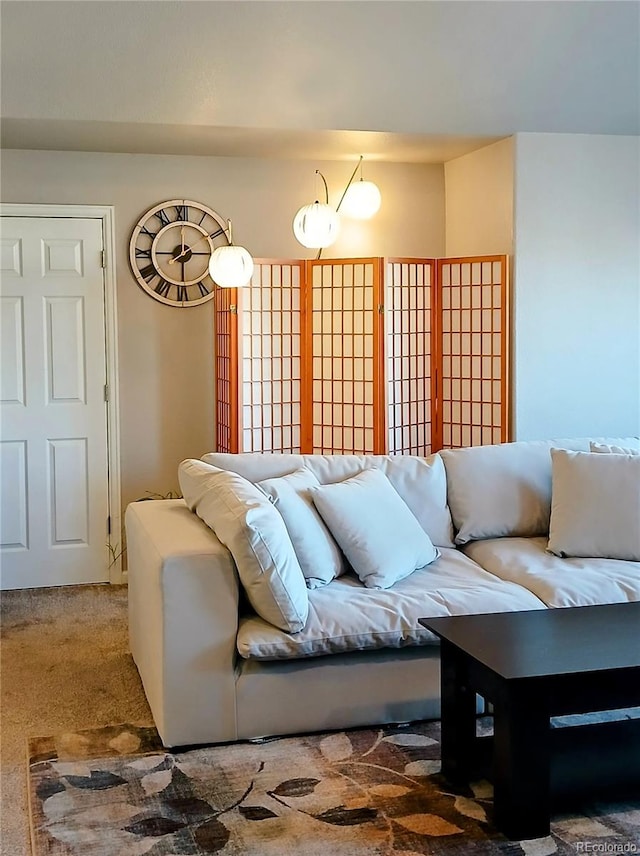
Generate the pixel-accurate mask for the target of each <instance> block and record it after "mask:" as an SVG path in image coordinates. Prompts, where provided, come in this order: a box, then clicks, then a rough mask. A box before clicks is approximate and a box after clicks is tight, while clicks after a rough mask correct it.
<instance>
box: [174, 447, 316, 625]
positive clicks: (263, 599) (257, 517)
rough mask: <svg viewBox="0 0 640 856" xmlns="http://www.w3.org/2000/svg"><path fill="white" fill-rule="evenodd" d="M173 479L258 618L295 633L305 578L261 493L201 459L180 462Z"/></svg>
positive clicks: (304, 605)
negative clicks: (232, 567) (228, 558)
mask: <svg viewBox="0 0 640 856" xmlns="http://www.w3.org/2000/svg"><path fill="white" fill-rule="evenodd" d="M178 479H179V482H180V489H181V490H182V494H183V496H184V500H185V502H186V503H187V506H188V507H189V508H190V509H191V511H195V512H196V514H197V515H198V517H200V518H201V519H202V520H204V522H205V523H206V524H207V526H209V527H210V528H211V529H213V531H214V532H215V533H216V535H217V536H218V538H219V539H220V541H221V542H222V543H223V544H224V545H225V546H226V547H227V548H228V549H229V551H230V552H231V555H232V556H233V559H234V561H235V563H236V566H237V568H238V575H239V577H240V581H241V582H242V585H243V588H244V590H245V592H246V593H247V597H248V598H249V602H250V603H251V605H252V606H253V608H254V609H255V611H256V612H257V613H258V615H260V616H262V618H264V619H265V620H266V621H269V622H271V624H273V625H275V626H276V627H279V628H280V629H281V630H286V631H288V632H290V633H295V632H297V631H299V630H301V629H302V627H304V624H305V621H306V620H307V613H308V610H309V601H308V598H307V587H306V584H305V579H304V576H303V574H302V570H301V568H300V565H299V563H298V559H297V558H296V554H295V552H294V549H293V546H292V544H291V539H290V538H289V535H288V533H287V528H286V526H285V524H284V520H283V519H282V517H281V515H280V513H279V512H278V511H277V510H276V508H275V507H274V506H273V504H272V503H271V502H270V500H269V498H268V497H267V495H266V494H265V493H264V492H263V491H261V490H260V489H259V488H257V487H256V486H255V485H253V484H251V482H248V481H247V480H246V479H244V478H242V476H239V475H237V474H236V473H231V472H227V471H226V470H220V469H218V468H217V467H212V466H209V465H208V464H205V463H203V462H202V461H196V460H187V461H183V462H182V463H181V464H180V466H179V468H178Z"/></svg>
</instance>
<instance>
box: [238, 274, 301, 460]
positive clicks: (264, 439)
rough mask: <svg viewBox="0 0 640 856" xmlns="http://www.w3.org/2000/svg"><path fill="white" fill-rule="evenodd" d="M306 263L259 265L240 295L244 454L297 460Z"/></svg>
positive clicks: (241, 438)
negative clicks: (281, 455) (283, 455)
mask: <svg viewBox="0 0 640 856" xmlns="http://www.w3.org/2000/svg"><path fill="white" fill-rule="evenodd" d="M303 274H304V262H303V261H297V260H290V259H283V260H276V259H255V260H254V273H253V277H252V280H251V283H250V285H248V286H247V287H246V288H243V289H241V290H240V292H239V294H238V325H239V336H240V342H239V354H240V357H239V373H240V375H239V385H240V394H239V397H240V401H239V407H240V416H239V419H240V424H241V427H240V451H243V452H282V453H288V454H297V453H299V452H300V449H301V423H302V354H301V349H302V335H301V330H302V312H303V307H302V283H303Z"/></svg>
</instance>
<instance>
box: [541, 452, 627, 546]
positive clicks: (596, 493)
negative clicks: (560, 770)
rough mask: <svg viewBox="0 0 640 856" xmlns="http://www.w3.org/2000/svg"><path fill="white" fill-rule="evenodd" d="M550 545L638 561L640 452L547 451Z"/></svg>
mask: <svg viewBox="0 0 640 856" xmlns="http://www.w3.org/2000/svg"><path fill="white" fill-rule="evenodd" d="M551 462H552V499H551V523H550V527H549V545H548V549H549V551H550V552H551V553H555V554H556V556H577V557H589V558H601V559H626V560H630V561H636V562H639V561H640V456H638V455H617V454H608V455H593V454H590V453H589V452H568V451H565V450H561V449H552V450H551Z"/></svg>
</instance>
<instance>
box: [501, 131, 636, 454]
mask: <svg viewBox="0 0 640 856" xmlns="http://www.w3.org/2000/svg"><path fill="white" fill-rule="evenodd" d="M515 163H516V167H515V291H514V325H515V331H516V333H515V341H514V345H515V359H514V366H513V381H514V382H513V387H514V402H513V404H514V429H515V438H516V439H531V438H540V437H571V436H585V435H617V436H621V435H630V434H633V435H637V434H638V433H640V212H639V204H640V203H639V200H640V139H639V138H638V137H623V136H621V137H612V136H591V135H589V136H576V135H550V134H518V135H517V137H516V158H515Z"/></svg>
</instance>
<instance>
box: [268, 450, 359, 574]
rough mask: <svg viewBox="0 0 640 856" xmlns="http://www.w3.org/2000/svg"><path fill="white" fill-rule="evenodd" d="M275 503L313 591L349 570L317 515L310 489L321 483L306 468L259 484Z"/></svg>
mask: <svg viewBox="0 0 640 856" xmlns="http://www.w3.org/2000/svg"><path fill="white" fill-rule="evenodd" d="M257 484H258V487H260V488H262V490H264V491H265V493H267V494H268V495H269V496H270V497H271V498H272V499H273V501H274V503H275V506H276V508H277V509H278V511H279V512H280V514H281V515H282V519H283V520H284V522H285V526H286V527H287V532H288V533H289V537H290V538H291V543H292V544H293V549H294V550H295V551H296V556H297V557H298V561H299V562H300V567H301V568H302V573H303V574H304V576H305V579H306V581H307V587H308V588H310V589H314V588H318V586H324V585H326V584H327V583H330V582H331V580H333V579H335V578H336V577H339V576H340V575H341V574H343V573H344V572H345V570H346V563H345V560H344V556H343V555H342V551H341V550H340V548H339V547H338V545H337V544H336V542H335V541H334V540H333V538H332V536H331V533H330V532H329V530H328V529H327V527H326V526H325V523H324V521H323V519H322V517H320V515H319V514H318V511H317V509H316V507H315V505H314V504H313V500H312V498H311V490H310V489H311V488H314V487H320V482H319V481H318V479H317V478H316V477H315V476H314V474H313V473H312V472H311V470H308V469H306V468H304V467H303V468H302V469H300V470H296V471H295V472H294V473H290V474H289V475H286V476H281V477H280V478H273V479H265V480H264V481H260V482H258V483H257Z"/></svg>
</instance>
